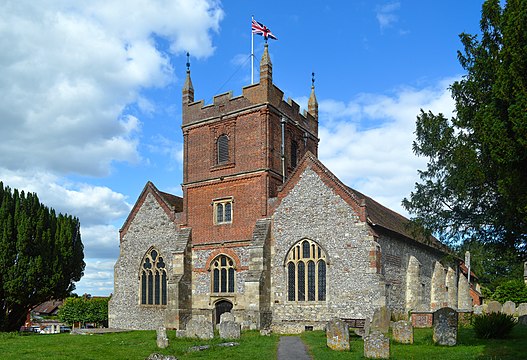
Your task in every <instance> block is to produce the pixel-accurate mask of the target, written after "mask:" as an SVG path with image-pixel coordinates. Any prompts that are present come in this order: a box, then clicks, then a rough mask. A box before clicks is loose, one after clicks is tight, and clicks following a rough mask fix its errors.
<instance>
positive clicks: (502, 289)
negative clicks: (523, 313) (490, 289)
mask: <svg viewBox="0 0 527 360" xmlns="http://www.w3.org/2000/svg"><path fill="white" fill-rule="evenodd" d="M492 299H493V300H496V301H499V302H500V303H504V302H505V301H512V302H514V303H516V304H521V303H524V302H527V286H526V285H525V282H523V280H509V281H506V282H504V283H502V284H501V285H500V286H498V287H497V288H496V291H494V293H493V294H492Z"/></svg>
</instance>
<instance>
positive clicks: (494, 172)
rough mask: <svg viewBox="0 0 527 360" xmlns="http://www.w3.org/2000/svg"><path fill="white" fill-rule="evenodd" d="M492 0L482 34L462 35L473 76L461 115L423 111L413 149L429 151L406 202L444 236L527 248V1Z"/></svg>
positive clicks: (464, 60) (464, 88) (455, 93)
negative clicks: (451, 115) (416, 182)
mask: <svg viewBox="0 0 527 360" xmlns="http://www.w3.org/2000/svg"><path fill="white" fill-rule="evenodd" d="M501 4H502V2H500V1H499V0H486V1H485V2H484V4H483V9H482V17H481V22H480V28H481V35H480V38H478V37H477V36H475V35H470V34H461V35H460V38H461V43H462V44H463V46H464V51H463V52H459V53H458V58H459V61H460V63H461V65H462V67H463V68H464V69H465V70H466V71H467V74H466V75H465V76H464V77H463V79H461V80H460V81H456V82H454V83H453V84H452V86H451V91H452V97H453V98H454V100H455V105H456V113H455V114H456V115H455V117H453V118H452V119H447V118H446V117H445V116H444V115H443V114H433V113H432V112H430V111H428V112H425V111H422V110H421V113H420V114H419V115H418V117H417V123H416V141H415V142H414V144H413V150H414V152H415V153H416V154H417V155H418V156H424V157H428V159H429V160H428V164H427V169H426V170H423V171H420V172H419V176H420V179H421V182H420V183H418V184H416V188H415V190H414V192H412V193H411V195H410V198H409V199H404V200H403V206H404V207H405V208H406V209H407V210H408V211H409V212H410V213H411V214H413V215H414V216H415V220H416V222H417V223H419V224H422V225H424V226H425V227H426V228H428V229H429V230H430V231H431V232H433V233H435V234H438V236H439V237H440V238H441V239H442V240H446V241H449V242H451V243H455V242H457V241H463V240H467V239H474V240H478V241H482V242H497V243H501V244H505V245H507V246H509V247H516V248H517V249H524V251H525V249H526V246H525V245H526V239H527V111H526V110H525V109H527V76H525V74H527V37H526V36H525V34H527V0H509V1H507V2H506V3H505V5H504V7H501Z"/></svg>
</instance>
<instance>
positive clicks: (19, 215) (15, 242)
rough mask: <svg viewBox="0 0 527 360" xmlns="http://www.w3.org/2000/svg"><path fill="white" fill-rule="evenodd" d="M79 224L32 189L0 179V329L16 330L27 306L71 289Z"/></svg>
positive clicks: (80, 259)
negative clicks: (43, 201)
mask: <svg viewBox="0 0 527 360" xmlns="http://www.w3.org/2000/svg"><path fill="white" fill-rule="evenodd" d="M79 228H80V223H79V220H78V219H77V218H75V217H72V216H69V215H63V214H59V215H58V216H57V215H56V214H55V211H54V210H53V209H49V208H48V207H46V206H44V205H43V204H41V203H40V201H39V199H38V197H37V195H36V194H34V193H28V194H25V193H24V192H23V191H22V192H19V191H18V190H16V189H15V190H13V191H11V189H10V188H9V187H4V185H3V183H2V182H0V331H12V330H17V329H18V328H19V327H20V326H21V325H22V324H23V323H24V320H25V319H26V315H27V312H28V311H29V310H30V309H31V308H32V307H34V306H35V305H37V304H39V303H42V302H44V301H46V300H49V299H52V298H55V299H60V298H64V297H66V296H67V295H69V294H70V293H71V291H72V290H73V289H75V285H74V282H75V281H79V280H80V279H81V277H82V275H83V271H84V267H85V263H84V248H83V245H82V241H81V235H80V231H79Z"/></svg>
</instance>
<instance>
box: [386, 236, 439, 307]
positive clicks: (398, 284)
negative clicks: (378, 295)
mask: <svg viewBox="0 0 527 360" xmlns="http://www.w3.org/2000/svg"><path fill="white" fill-rule="evenodd" d="M378 242H379V244H380V245H381V251H382V255H381V259H382V271H383V274H384V276H385V279H386V303H387V306H388V307H390V308H391V309H392V310H398V311H407V310H410V309H406V302H405V296H406V289H407V284H406V281H407V276H406V275H407V269H408V263H409V261H410V256H414V257H415V258H416V259H417V260H418V261H419V263H420V264H421V266H420V273H419V279H412V281H417V282H419V283H420V285H419V291H417V292H418V293H419V300H418V303H419V305H418V308H417V309H414V310H419V311H429V310H430V292H431V282H432V273H433V270H434V264H435V262H436V261H439V260H441V259H442V258H443V257H444V254H441V253H439V252H437V251H434V250H433V249H430V248H427V247H425V246H424V245H421V244H418V243H416V242H414V241H411V240H403V239H399V238H394V237H390V236H387V235H381V236H380V237H379V238H378Z"/></svg>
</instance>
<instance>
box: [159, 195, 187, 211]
mask: <svg viewBox="0 0 527 360" xmlns="http://www.w3.org/2000/svg"><path fill="white" fill-rule="evenodd" d="M159 195H161V196H162V197H163V199H164V200H165V201H166V202H167V203H168V204H170V205H171V206H173V207H174V211H175V212H182V211H183V198H182V197H179V196H176V195H172V194H169V193H166V192H163V191H159Z"/></svg>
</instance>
